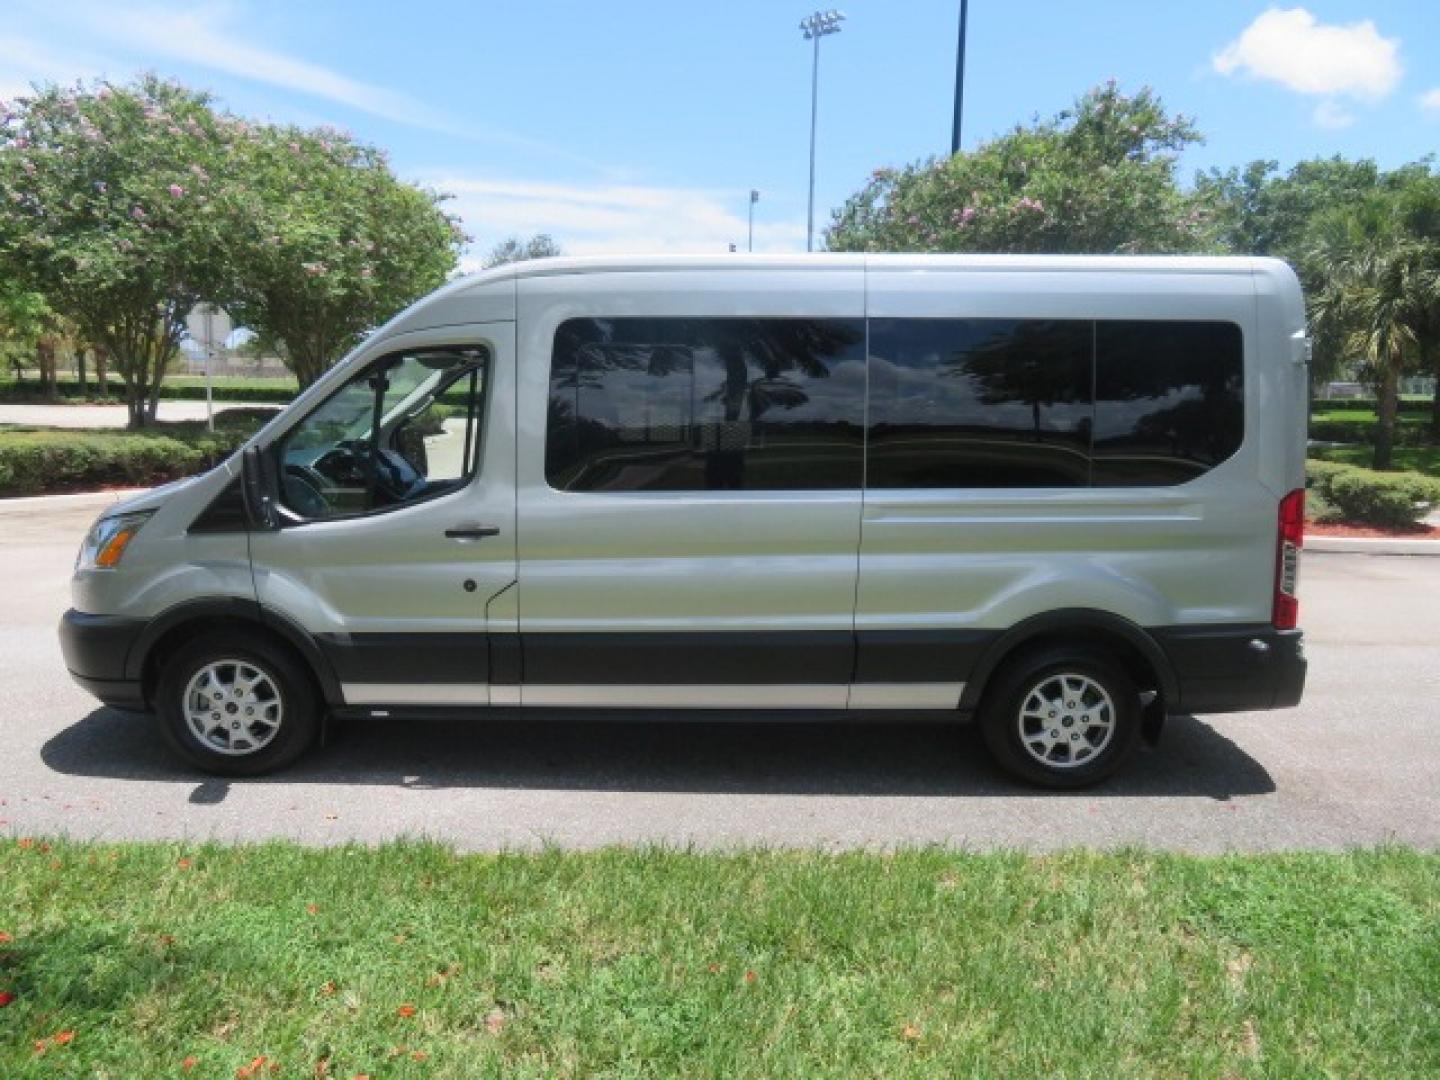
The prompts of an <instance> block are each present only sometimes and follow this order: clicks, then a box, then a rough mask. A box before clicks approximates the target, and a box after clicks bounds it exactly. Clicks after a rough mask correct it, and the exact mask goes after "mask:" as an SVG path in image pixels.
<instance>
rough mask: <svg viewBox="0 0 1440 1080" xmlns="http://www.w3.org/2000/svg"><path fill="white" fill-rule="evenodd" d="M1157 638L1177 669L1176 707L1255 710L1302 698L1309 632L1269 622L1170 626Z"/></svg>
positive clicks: (1170, 707)
mask: <svg viewBox="0 0 1440 1080" xmlns="http://www.w3.org/2000/svg"><path fill="white" fill-rule="evenodd" d="M1155 636H1156V639H1157V640H1158V641H1159V643H1160V647H1161V648H1162V649H1164V650H1165V655H1166V656H1167V657H1168V658H1169V660H1170V665H1171V667H1172V668H1173V669H1174V672H1175V677H1176V681H1177V682H1178V684H1179V690H1180V693H1179V698H1178V700H1176V701H1171V702H1167V703H1166V705H1167V711H1169V712H1172V713H1221V712H1250V711H1252V710H1260V709H1285V708H1289V707H1290V706H1292V705H1298V704H1300V697H1301V695H1302V694H1303V693H1304V691H1305V673H1306V668H1307V663H1306V660H1305V637H1304V634H1303V633H1301V631H1299V630H1275V629H1272V628H1271V627H1269V626H1264V625H1261V626H1204V627H1170V628H1167V629H1165V630H1162V631H1159V632H1158V633H1157V634H1156V635H1155Z"/></svg>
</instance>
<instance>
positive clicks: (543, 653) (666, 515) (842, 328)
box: [517, 266, 865, 709]
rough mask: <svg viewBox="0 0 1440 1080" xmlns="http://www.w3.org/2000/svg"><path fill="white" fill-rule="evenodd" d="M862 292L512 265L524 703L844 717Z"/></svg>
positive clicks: (851, 275)
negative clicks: (530, 271)
mask: <svg viewBox="0 0 1440 1080" xmlns="http://www.w3.org/2000/svg"><path fill="white" fill-rule="evenodd" d="M863 305H864V288H863V277H862V272H861V270H860V269H858V267H856V268H842V267H839V266H836V267H833V268H831V269H830V270H829V271H828V272H819V273H817V272H814V271H809V272H805V273H798V272H794V271H779V270H777V271H768V272H756V271H754V270H751V271H749V272H746V273H744V274H739V273H734V272H724V271H720V272H708V273H703V272H696V273H683V274H682V273H679V272H676V271H670V272H659V273H655V272H643V271H641V272H628V273H618V274H594V275H583V276H571V275H556V276H550V277H538V276H537V277H533V278H522V279H521V280H520V282H519V294H518V297H517V310H518V312H519V325H520V350H521V355H523V356H524V357H525V363H524V364H523V365H522V368H523V370H522V371H521V375H520V411H519V415H520V427H521V431H522V432H523V439H524V445H525V446H526V447H527V448H533V450H531V449H527V452H526V453H524V454H522V455H521V459H520V463H519V477H520V489H521V492H522V497H521V501H520V506H519V524H520V559H521V561H520V585H519V588H520V625H521V644H522V652H523V666H524V686H523V689H522V700H523V702H524V704H526V705H540V706H615V707H644V706H655V707H666V708H719V709H732V708H737V707H752V708H788V709H796V708H802V709H803V708H826V709H829V708H844V707H845V705H846V702H847V700H848V694H849V682H850V675H851V669H852V666H853V663H854V625H853V617H854V603H855V581H856V567H857V559H858V546H859V536H860V485H861V467H862V454H863V446H862V442H861V435H862V427H863V419H864V394H865V327H864V321H863V318H862V315H863Z"/></svg>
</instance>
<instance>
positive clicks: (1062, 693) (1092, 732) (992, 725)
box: [980, 647, 1140, 788]
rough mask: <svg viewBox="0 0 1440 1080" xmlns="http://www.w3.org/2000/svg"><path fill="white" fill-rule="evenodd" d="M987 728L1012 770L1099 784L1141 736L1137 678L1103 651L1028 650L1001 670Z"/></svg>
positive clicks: (1040, 780) (989, 741) (990, 696)
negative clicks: (1131, 676)
mask: <svg viewBox="0 0 1440 1080" xmlns="http://www.w3.org/2000/svg"><path fill="white" fill-rule="evenodd" d="M980 726H981V732H982V734H983V736H984V738H985V744H986V746H988V747H989V749H990V753H991V754H992V755H993V756H994V758H995V760H996V761H997V762H998V763H999V764H1000V766H1001V767H1002V768H1004V769H1005V771H1006V772H1009V773H1010V774H1012V775H1013V776H1016V777H1019V778H1020V779H1022V780H1028V781H1030V782H1031V783H1034V784H1039V785H1042V786H1044V787H1051V788H1082V787H1088V786H1089V785H1091V784H1096V783H1099V782H1100V781H1101V780H1104V779H1105V778H1106V777H1108V776H1110V775H1111V774H1113V773H1114V772H1115V770H1117V769H1118V768H1120V766H1121V765H1123V764H1124V763H1125V759H1126V758H1128V757H1129V756H1130V754H1131V752H1132V751H1133V750H1134V749H1135V745H1136V743H1137V742H1138V740H1139V737H1140V698H1139V692H1138V691H1137V690H1136V688H1135V683H1134V681H1133V680H1132V679H1131V678H1130V676H1129V675H1128V674H1127V673H1126V672H1125V669H1124V668H1122V667H1121V666H1120V665H1119V664H1117V663H1115V661H1114V660H1112V659H1111V658H1110V657H1109V656H1108V655H1106V654H1105V653H1103V652H1099V651H1095V650H1090V649H1082V648H1080V647H1074V648H1066V647H1055V648H1049V649H1045V650H1042V651H1036V652H1033V653H1028V654H1024V655H1022V656H1020V657H1018V658H1016V659H1015V660H1014V661H1011V662H1007V663H1006V664H1005V666H1004V667H1003V668H1002V669H1001V670H1000V671H999V672H998V673H997V674H996V676H995V679H994V682H992V684H991V686H990V688H989V690H988V691H987V692H986V695H985V701H984V704H983V705H982V706H981V710H980Z"/></svg>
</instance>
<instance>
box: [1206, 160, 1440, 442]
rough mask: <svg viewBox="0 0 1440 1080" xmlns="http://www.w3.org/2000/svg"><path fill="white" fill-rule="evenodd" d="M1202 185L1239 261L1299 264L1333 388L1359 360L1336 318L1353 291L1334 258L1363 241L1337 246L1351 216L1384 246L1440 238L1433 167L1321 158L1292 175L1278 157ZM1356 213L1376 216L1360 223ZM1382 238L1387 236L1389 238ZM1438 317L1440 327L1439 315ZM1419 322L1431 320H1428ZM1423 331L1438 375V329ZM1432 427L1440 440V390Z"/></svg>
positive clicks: (1321, 376) (1315, 362)
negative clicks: (1338, 275)
mask: <svg viewBox="0 0 1440 1080" xmlns="http://www.w3.org/2000/svg"><path fill="white" fill-rule="evenodd" d="M1195 187H1197V193H1198V194H1200V196H1201V197H1202V199H1205V200H1208V202H1210V203H1211V204H1212V212H1214V217H1215V223H1217V233H1218V238H1220V240H1221V243H1223V245H1224V246H1225V249H1228V251H1233V252H1236V253H1237V255H1277V256H1280V258H1284V259H1289V261H1290V262H1292V264H1293V265H1295V268H1296V271H1297V272H1299V275H1300V281H1302V284H1303V285H1305V294H1306V300H1308V302H1309V308H1310V324H1312V337H1313V340H1315V350H1313V357H1312V364H1310V377H1312V379H1313V380H1315V382H1328V380H1329V379H1333V377H1335V376H1336V374H1339V373H1341V372H1342V370H1344V369H1345V366H1346V363H1348V361H1351V360H1352V359H1354V357H1352V354H1351V353H1349V351H1348V346H1349V343H1351V334H1349V328H1348V327H1344V325H1342V324H1341V323H1338V321H1336V311H1338V308H1336V302H1338V298H1339V297H1341V295H1344V294H1345V292H1346V289H1345V288H1341V287H1338V282H1335V281H1333V278H1335V272H1336V264H1335V262H1332V258H1333V256H1336V255H1338V253H1339V251H1341V249H1342V248H1345V249H1346V251H1348V255H1351V256H1354V255H1355V251H1354V249H1352V248H1349V246H1348V245H1349V243H1351V242H1355V240H1356V235H1355V233H1354V230H1352V232H1351V236H1349V240H1338V238H1341V236H1342V235H1344V233H1346V228H1345V225H1344V223H1345V220H1348V219H1351V223H1352V225H1355V226H1356V228H1359V229H1361V232H1364V230H1365V229H1369V232H1371V233H1374V242H1375V243H1380V245H1382V246H1384V245H1392V243H1400V242H1403V240H1404V239H1405V238H1410V239H1413V240H1416V242H1418V243H1421V245H1427V246H1430V248H1431V249H1433V248H1434V245H1436V243H1437V242H1440V177H1437V176H1436V174H1434V173H1433V170H1431V167H1430V163H1428V161H1417V163H1413V164H1408V166H1403V167H1400V168H1395V170H1392V171H1388V173H1387V171H1382V170H1381V168H1380V167H1378V166H1377V164H1375V163H1374V161H1371V160H1368V158H1364V160H1359V161H1348V160H1345V158H1342V157H1331V158H1315V160H1312V161H1300V163H1299V164H1296V166H1293V167H1292V168H1290V170H1289V171H1287V173H1280V171H1279V166H1277V164H1276V163H1274V161H1251V163H1250V164H1248V166H1246V167H1244V168H1230V170H1225V171H1221V170H1211V171H1210V173H1205V174H1201V176H1198V177H1197V179H1195ZM1377 200H1378V202H1377ZM1362 207H1368V209H1362ZM1356 213H1364V215H1369V216H1371V217H1372V219H1375V220H1371V223H1369V225H1368V226H1361V225H1359V222H1358V220H1355V215H1356ZM1381 219H1382V220H1381ZM1391 219H1392V220H1391ZM1385 222H1391V223H1390V225H1387V223H1385ZM1381 232H1384V233H1385V236H1387V238H1388V239H1381V238H1380V233H1381ZM1336 243H1339V246H1336ZM1411 256H1418V252H1411ZM1351 284H1352V285H1354V282H1351ZM1332 287H1333V288H1332ZM1346 310H1349V308H1346ZM1431 320H1433V323H1440V312H1436V314H1434V315H1433V317H1431ZM1418 321H1420V323H1421V324H1423V323H1424V320H1423V318H1421V320H1418ZM1418 328H1420V330H1421V333H1420V337H1418V340H1417V341H1416V348H1417V350H1418V353H1420V359H1421V367H1423V369H1426V370H1428V369H1433V367H1434V366H1436V364H1440V328H1436V330H1424V327H1423V325H1420V327H1418ZM1430 357H1433V359H1430ZM1433 422H1434V431H1436V433H1437V435H1440V392H1437V396H1436V405H1434V416H1433Z"/></svg>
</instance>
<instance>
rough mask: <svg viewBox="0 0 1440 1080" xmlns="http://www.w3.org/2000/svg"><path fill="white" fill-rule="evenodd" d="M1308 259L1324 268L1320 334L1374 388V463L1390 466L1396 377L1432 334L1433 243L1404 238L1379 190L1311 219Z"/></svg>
mask: <svg viewBox="0 0 1440 1080" xmlns="http://www.w3.org/2000/svg"><path fill="white" fill-rule="evenodd" d="M1316 234H1317V237H1318V239H1317V242H1316V246H1315V247H1314V249H1313V250H1312V252H1311V255H1310V259H1309V260H1308V261H1310V262H1312V263H1313V264H1316V265H1321V266H1324V267H1326V268H1327V269H1326V273H1325V276H1324V278H1323V285H1322V286H1321V288H1320V289H1319V290H1318V291H1317V292H1316V293H1315V295H1314V296H1313V298H1312V301H1311V312H1310V314H1311V319H1312V320H1313V322H1314V323H1315V325H1316V328H1317V331H1318V333H1319V334H1320V335H1321V336H1323V337H1325V338H1327V339H1329V340H1333V341H1336V342H1339V343H1340V344H1341V345H1342V347H1343V348H1345V349H1346V350H1347V351H1348V352H1349V353H1350V354H1352V355H1354V356H1356V357H1357V358H1358V360H1359V363H1360V365H1361V375H1362V377H1363V378H1365V380H1366V381H1367V382H1369V383H1370V384H1371V385H1372V386H1373V387H1374V388H1375V394H1376V413H1377V417H1378V422H1377V424H1376V433H1375V454H1374V462H1373V464H1374V467H1375V468H1376V469H1388V468H1390V466H1391V458H1392V448H1393V446H1394V441H1395V419H1396V414H1397V412H1398V409H1399V388H1400V378H1401V376H1402V375H1403V374H1404V373H1405V372H1406V371H1407V370H1409V369H1411V368H1412V367H1413V366H1414V363H1415V361H1416V360H1417V359H1418V358H1419V356H1420V355H1421V353H1422V352H1423V351H1425V350H1424V349H1422V342H1424V341H1426V339H1427V334H1428V333H1429V332H1430V331H1431V324H1430V320H1431V319H1432V318H1433V312H1434V306H1435V303H1436V298H1435V270H1436V251H1435V247H1434V245H1433V244H1430V243H1427V242H1426V241H1425V240H1423V239H1417V238H1415V237H1414V236H1412V235H1408V234H1407V233H1406V231H1405V220H1404V216H1403V214H1402V213H1401V207H1400V204H1399V199H1398V196H1397V194H1396V193H1395V192H1393V191H1380V192H1375V193H1373V194H1371V195H1370V196H1369V197H1368V198H1366V199H1363V200H1361V201H1359V202H1358V203H1355V204H1352V205H1351V206H1344V207H1336V208H1334V209H1333V210H1331V211H1330V212H1328V213H1326V214H1323V215H1321V216H1320V218H1319V219H1318V220H1317V222H1316Z"/></svg>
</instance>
